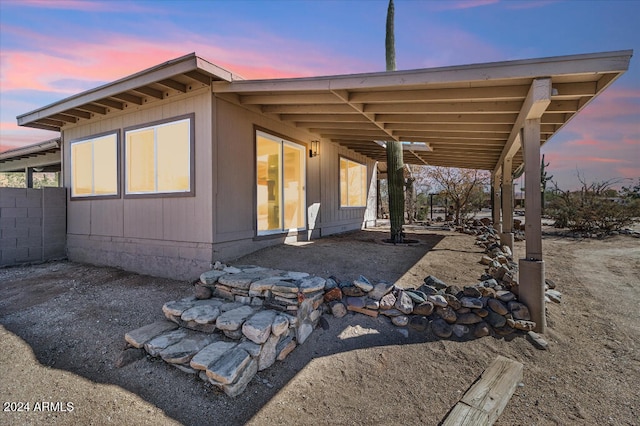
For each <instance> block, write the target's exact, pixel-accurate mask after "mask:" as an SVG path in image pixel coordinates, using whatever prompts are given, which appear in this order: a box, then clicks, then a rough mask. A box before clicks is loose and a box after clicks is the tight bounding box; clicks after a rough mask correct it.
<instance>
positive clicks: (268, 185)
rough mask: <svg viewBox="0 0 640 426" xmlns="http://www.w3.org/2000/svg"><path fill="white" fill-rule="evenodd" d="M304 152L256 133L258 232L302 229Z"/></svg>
mask: <svg viewBox="0 0 640 426" xmlns="http://www.w3.org/2000/svg"><path fill="white" fill-rule="evenodd" d="M305 152H306V150H305V148H304V147H303V146H301V145H298V144H295V143H293V142H289V141H287V140H284V139H282V138H279V137H276V136H273V135H270V134H268V133H264V132H261V131H258V132H257V134H256V186H257V191H256V195H257V200H256V201H257V202H256V206H257V220H258V224H257V225H258V235H266V234H273V233H282V232H286V231H288V230H302V229H304V228H305V226H306V223H305V217H306V191H305V175H306V173H305V155H304V154H305Z"/></svg>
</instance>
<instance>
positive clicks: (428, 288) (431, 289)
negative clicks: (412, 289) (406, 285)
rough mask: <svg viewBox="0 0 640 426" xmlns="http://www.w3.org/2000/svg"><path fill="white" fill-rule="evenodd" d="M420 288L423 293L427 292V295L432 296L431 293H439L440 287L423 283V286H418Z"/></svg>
mask: <svg viewBox="0 0 640 426" xmlns="http://www.w3.org/2000/svg"><path fill="white" fill-rule="evenodd" d="M418 290H420V291H421V292H423V293H424V294H426V295H427V296H431V295H434V294H438V289H437V288H435V287H432V286H430V285H426V284H423V285H421V286H420V287H419V288H418Z"/></svg>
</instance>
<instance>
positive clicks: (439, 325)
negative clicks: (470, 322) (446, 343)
mask: <svg viewBox="0 0 640 426" xmlns="http://www.w3.org/2000/svg"><path fill="white" fill-rule="evenodd" d="M431 329H432V330H433V334H435V335H436V336H438V337H440V338H443V339H448V338H449V337H451V334H453V328H452V327H451V326H450V325H449V324H448V323H447V322H446V321H445V320H443V319H437V320H434V321H433V322H432V323H431Z"/></svg>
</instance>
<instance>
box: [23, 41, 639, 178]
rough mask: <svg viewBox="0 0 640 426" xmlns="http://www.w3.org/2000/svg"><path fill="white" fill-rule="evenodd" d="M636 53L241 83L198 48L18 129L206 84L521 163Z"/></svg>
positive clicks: (342, 134)
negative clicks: (534, 122)
mask: <svg viewBox="0 0 640 426" xmlns="http://www.w3.org/2000/svg"><path fill="white" fill-rule="evenodd" d="M632 54H633V52H632V51H631V50H624V51H615V52H603V53H593V54H582V55H572V56H560V57H551V58H541V59H529V60H517V61H506V62H493V63H485V64H474V65H464V66H452V67H442V68H431V69H418V70H409V71H394V72H377V73H367V74H349V75H336V76H327V77H309V78H289V79H269V80H242V79H241V78H239V77H238V76H235V75H234V74H232V73H231V72H229V71H226V70H224V69H222V68H220V67H218V66H216V65H214V64H211V63H210V62H207V61H205V60H204V59H202V58H200V57H198V56H196V55H195V53H192V54H189V55H186V56H183V57H181V58H178V59H175V60H172V61H168V62H166V63H163V64H160V65H158V66H156V67H153V68H150V69H148V70H145V71H142V72H140V73H137V74H134V75H131V76H129V77H126V78H123V79H121V80H118V81H115V82H113V83H109V84H107V85H104V86H101V87H98V88H96V89H93V90H90V91H87V92H84V93H80V94H78V95H76V96H72V97H70V98H67V99H65V100H62V101H60V102H57V103H54V104H51V105H49V106H46V107H43V108H40V109H38V110H35V111H32V112H29V113H27V114H24V115H21V116H18V124H19V125H21V126H28V127H36V128H44V129H48V130H58V131H59V130H62V129H64V127H65V126H67V125H74V124H75V123H79V122H82V121H83V120H90V119H92V118H94V117H100V116H107V115H109V114H113V113H118V112H122V111H123V110H126V109H127V108H135V107H137V106H139V105H145V104H148V103H152V102H162V101H164V100H166V99H168V98H171V97H173V96H174V94H177V93H185V92H188V91H191V90H195V89H197V88H201V87H203V86H205V85H208V86H211V88H212V91H213V93H214V94H215V95H216V96H218V97H220V98H223V99H226V100H229V101H231V102H234V103H237V104H239V105H241V106H243V107H245V108H248V109H251V110H254V111H256V112H259V113H262V114H266V115H269V116H271V117H273V118H275V119H277V120H280V121H283V122H286V123H288V124H290V125H292V126H295V127H299V128H303V129H306V130H307V131H309V132H310V133H312V134H315V135H318V137H319V138H325V139H328V140H331V141H333V142H335V143H338V144H340V145H343V146H345V147H347V148H349V149H352V150H354V151H356V152H359V153H361V154H363V155H365V156H367V157H369V158H371V159H373V160H377V161H380V162H385V161H386V155H385V148H384V142H385V141H391V140H395V141H402V142H405V151H406V153H405V162H406V163H409V164H427V165H435V166H447V167H462V168H472V169H482V170H490V171H494V172H495V173H496V174H498V175H499V174H500V173H501V165H502V163H503V162H504V160H505V159H506V158H509V159H511V161H510V162H511V165H512V169H513V170H515V169H516V168H518V167H519V166H520V165H521V164H522V163H523V156H522V152H521V136H520V134H521V129H522V128H523V125H524V122H525V120H527V119H529V118H533V117H538V118H540V120H541V127H540V143H541V144H544V143H545V142H546V141H548V140H549V139H550V138H551V137H552V136H553V135H554V134H555V133H556V132H558V131H559V130H560V129H561V128H562V127H563V126H564V125H565V124H566V123H567V122H568V121H569V120H571V118H573V117H574V116H575V115H576V114H577V113H578V112H579V111H580V110H581V109H583V108H584V107H585V106H586V105H587V104H588V103H589V102H590V101H591V100H593V99H594V98H595V97H596V96H597V95H599V94H600V93H602V91H603V90H604V89H606V88H607V87H608V86H609V85H610V84H611V83H612V82H613V81H615V80H616V79H617V78H618V77H619V76H620V75H621V74H623V73H624V72H625V71H626V70H627V69H628V67H629V61H630V58H631V56H632Z"/></svg>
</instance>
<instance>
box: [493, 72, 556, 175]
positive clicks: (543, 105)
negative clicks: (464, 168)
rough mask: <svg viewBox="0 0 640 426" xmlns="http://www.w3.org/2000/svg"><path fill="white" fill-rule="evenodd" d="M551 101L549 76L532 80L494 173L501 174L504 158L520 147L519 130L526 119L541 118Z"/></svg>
mask: <svg viewBox="0 0 640 426" xmlns="http://www.w3.org/2000/svg"><path fill="white" fill-rule="evenodd" d="M550 103H551V79H550V78H538V79H535V80H533V82H532V83H531V88H530V89H529V93H528V94H527V97H526V99H525V100H524V103H523V104H522V109H521V110H520V113H519V114H518V118H517V119H516V121H515V123H514V125H513V129H512V130H511V133H510V134H509V138H508V139H507V143H506V144H505V146H504V149H503V150H502V154H500V158H499V159H498V162H497V163H496V164H495V165H494V169H493V173H494V174H495V175H501V173H502V163H503V162H504V160H505V158H507V157H508V158H512V157H513V156H514V154H515V153H516V152H517V151H518V149H520V145H521V142H522V140H521V138H522V136H521V130H522V128H523V127H524V123H525V121H526V120H530V119H536V118H541V117H542V115H543V114H544V112H545V111H546V109H547V107H548V106H549V104H550Z"/></svg>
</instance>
